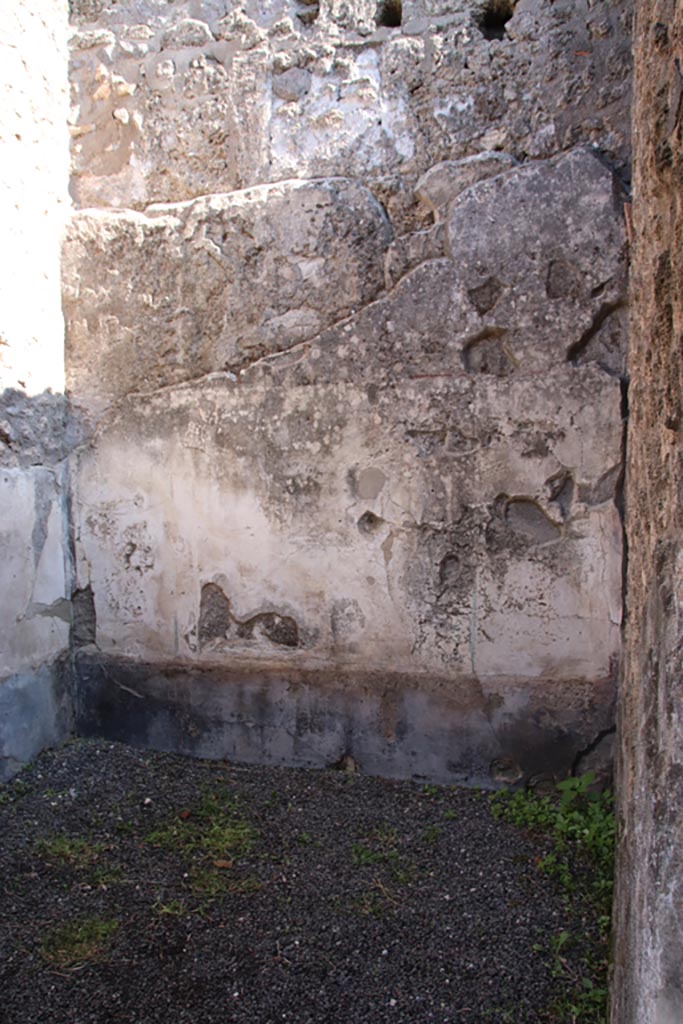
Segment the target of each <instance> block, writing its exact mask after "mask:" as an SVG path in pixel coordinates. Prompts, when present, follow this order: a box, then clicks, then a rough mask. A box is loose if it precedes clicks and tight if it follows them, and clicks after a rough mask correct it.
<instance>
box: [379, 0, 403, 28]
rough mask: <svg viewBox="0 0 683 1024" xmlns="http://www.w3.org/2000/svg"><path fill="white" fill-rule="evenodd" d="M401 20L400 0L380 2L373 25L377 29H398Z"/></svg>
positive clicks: (401, 8) (401, 6)
mask: <svg viewBox="0 0 683 1024" xmlns="http://www.w3.org/2000/svg"><path fill="white" fill-rule="evenodd" d="M402 18H403V4H402V0H380V2H379V3H378V4H377V14H376V15H375V24H376V25H377V27H378V28H398V27H399V25H400V24H401V20H402Z"/></svg>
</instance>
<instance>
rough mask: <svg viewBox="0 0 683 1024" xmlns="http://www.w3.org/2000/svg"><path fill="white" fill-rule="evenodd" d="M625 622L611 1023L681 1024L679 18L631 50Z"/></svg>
mask: <svg viewBox="0 0 683 1024" xmlns="http://www.w3.org/2000/svg"><path fill="white" fill-rule="evenodd" d="M635 57H636V79H635V110H634V129H635V133H634V134H635V167H636V176H635V189H634V201H633V220H634V230H635V239H634V246H633V278H632V296H633V315H632V347H631V354H630V373H631V381H632V383H631V389H630V392H631V393H630V409H631V413H630V429H629V441H628V478H627V490H628V504H627V508H628V531H627V532H628V542H629V569H628V623H627V642H626V659H625V670H624V677H623V687H622V693H621V708H620V719H621V721H620V734H621V750H620V762H619V792H620V825H621V838H620V847H619V863H618V884H617V900H616V934H617V942H616V950H615V970H614V995H613V1006H612V1021H613V1024H636V1022H637V1024H678V1022H679V1021H681V1020H683V715H682V711H683V704H682V698H683V446H682V445H681V440H682V438H683V147H682V146H681V132H682V131H683V8H681V5H680V4H679V3H677V2H676V0H642V2H641V3H640V4H639V5H638V13H637V32H636V43H635Z"/></svg>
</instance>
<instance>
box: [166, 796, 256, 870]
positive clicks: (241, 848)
mask: <svg viewBox="0 0 683 1024" xmlns="http://www.w3.org/2000/svg"><path fill="white" fill-rule="evenodd" d="M255 840H256V832H255V831H254V829H253V828H252V826H251V825H250V824H249V822H248V821H245V820H244V819H243V818H242V817H240V815H239V813H238V807H237V803H236V801H234V800H231V799H229V798H224V797H222V796H221V795H220V794H218V793H207V794H206V795H205V796H204V797H203V798H202V800H201V802H200V803H199V804H198V806H197V807H195V808H193V809H190V810H186V811H182V812H181V813H180V814H179V815H177V816H176V817H175V818H173V819H172V820H171V821H169V822H167V824H165V825H162V826H161V828H158V829H155V830H154V831H153V832H150V833H149V835H148V836H147V842H148V843H150V845H152V846H159V847H163V848H164V849H167V850H175V851H178V852H179V853H183V854H187V855H189V856H193V855H199V856H201V857H205V858H207V859H219V860H222V859H226V858H231V857H233V856H239V855H243V854H246V853H248V852H249V851H250V850H251V849H252V847H253V845H254V842H255Z"/></svg>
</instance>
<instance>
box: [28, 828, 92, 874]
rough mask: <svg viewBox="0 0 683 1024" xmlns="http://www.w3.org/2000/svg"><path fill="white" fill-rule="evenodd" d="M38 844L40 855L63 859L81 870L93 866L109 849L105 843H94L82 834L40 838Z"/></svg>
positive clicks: (58, 859)
mask: <svg viewBox="0 0 683 1024" xmlns="http://www.w3.org/2000/svg"><path fill="white" fill-rule="evenodd" d="M36 845H37V849H38V853H39V854H40V856H42V857H47V858H48V859H51V860H57V861H61V862H62V863H63V864H69V865H70V866H71V867H74V868H78V869H79V870H84V869H86V868H89V867H91V866H92V865H93V864H94V863H95V861H96V860H97V859H98V858H99V857H100V856H101V854H102V853H104V852H105V850H106V849H107V847H106V846H105V845H104V843H92V842H90V840H89V839H83V838H82V837H80V836H54V837H53V838H51V839H39V840H38V842H37V844H36Z"/></svg>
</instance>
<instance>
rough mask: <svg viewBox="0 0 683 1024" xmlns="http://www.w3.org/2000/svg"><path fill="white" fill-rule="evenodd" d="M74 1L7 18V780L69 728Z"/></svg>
mask: <svg viewBox="0 0 683 1024" xmlns="http://www.w3.org/2000/svg"><path fill="white" fill-rule="evenodd" d="M67 36H68V15H67V3H66V0H41V2H40V3H39V4H24V3H22V2H20V0H9V2H7V3H5V4H3V5H2V7H1V8H0V93H2V96H3V103H2V107H1V108H0V223H1V224H2V233H1V235H0V509H1V510H2V516H1V520H0V612H1V615H0V780H1V779H3V778H7V777H9V776H10V775H11V774H12V773H13V772H14V771H15V770H16V769H17V768H18V767H20V766H21V764H22V763H23V762H25V761H27V760H29V759H30V758H31V757H33V756H34V755H35V754H36V753H37V752H38V751H39V750H40V749H41V748H42V747H43V746H45V745H47V744H49V743H51V742H54V741H55V740H56V739H58V738H59V737H60V736H61V735H62V734H63V733H64V731H65V730H66V728H67V720H68V714H67V712H66V710H65V708H66V704H65V698H64V696H63V694H62V688H61V684H60V683H59V671H58V669H57V668H56V667H55V666H56V659H57V658H58V656H59V654H60V653H61V652H62V651H64V650H65V648H66V646H67V644H68V636H69V604H68V601H67V599H66V598H67V576H68V555H67V552H68V546H67V542H66V540H67V527H66V498H65V495H66V486H65V483H66V473H65V468H64V461H63V443H64V435H65V429H64V428H65V399H64V394H63V391H64V321H63V317H62V310H61V292H60V269H59V264H60V244H61V236H62V228H63V224H64V219H65V216H66V211H67V209H68V205H69V204H68V169H69V163H68V160H69V157H68V133H67V127H66V122H67V115H68V84H67Z"/></svg>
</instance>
